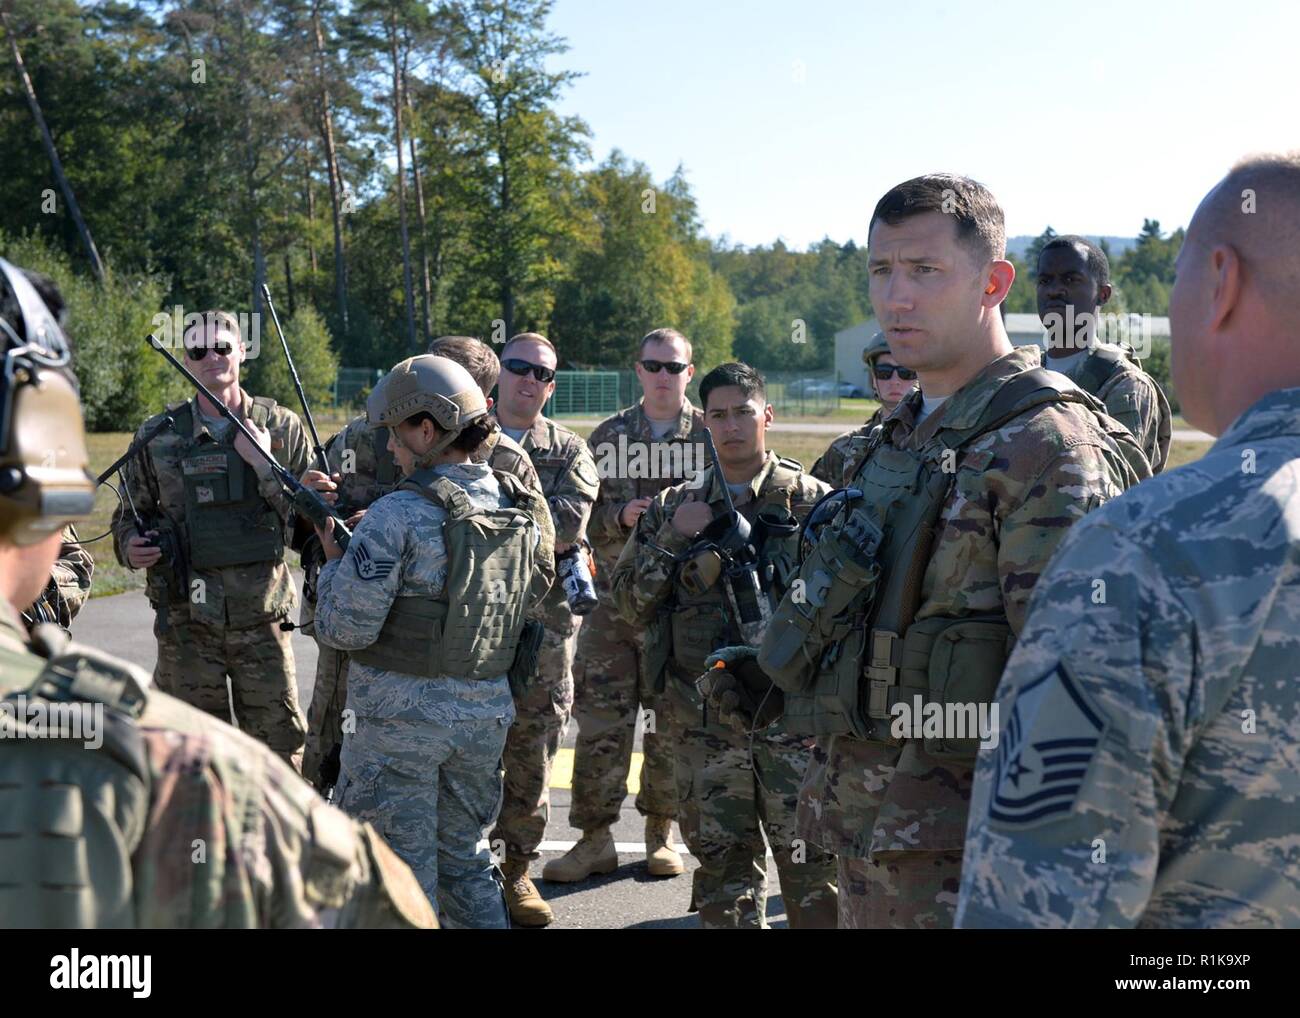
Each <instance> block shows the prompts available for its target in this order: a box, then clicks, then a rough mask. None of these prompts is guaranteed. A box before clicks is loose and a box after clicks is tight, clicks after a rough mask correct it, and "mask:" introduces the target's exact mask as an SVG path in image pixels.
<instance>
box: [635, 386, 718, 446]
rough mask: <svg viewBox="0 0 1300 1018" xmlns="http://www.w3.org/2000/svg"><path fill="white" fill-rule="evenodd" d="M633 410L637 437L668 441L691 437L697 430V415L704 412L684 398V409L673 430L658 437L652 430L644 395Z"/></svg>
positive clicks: (678, 416)
mask: <svg viewBox="0 0 1300 1018" xmlns="http://www.w3.org/2000/svg"><path fill="white" fill-rule="evenodd" d="M632 410H633V413H634V415H635V420H634V424H635V430H636V432H637V435H636V437H637V438H640V439H642V440H644V441H647V442H654V441H659V442H667V441H669V440H670V439H674V438H689V437H690V435H691V433H692V432H693V431H695V418H696V416H697V415H700V414H702V411H700V410H697V409H696V408H695V406H694V405H693V404H692V403H691V401H690V400H689V399H683V400H682V410H681V413H679V414H678V415H677V424H676V425H675V426H674V427H673V430H672V431H670V432H669V433H668V434H666V435H665V436H664V437H663V438H660V439H656V438H655V437H654V432H653V431H651V430H650V417H649V415H648V414H647V413H646V412H645V397H644V396H642V397H641V398H640V399H639V400H637V402H636V406H634V407H633V408H632Z"/></svg>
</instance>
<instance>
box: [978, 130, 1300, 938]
mask: <svg viewBox="0 0 1300 1018" xmlns="http://www.w3.org/2000/svg"><path fill="white" fill-rule="evenodd" d="M1247 195H1249V196H1250V198H1249V200H1248V199H1247V197H1246V196H1247ZM1253 202H1258V208H1259V211H1260V213H1261V214H1259V215H1254V214H1249V213H1248V211H1247V209H1248V208H1250V209H1252V210H1253V204H1252V203H1253ZM1298 241H1300V155H1291V156H1286V157H1267V156H1264V157H1256V158H1253V159H1250V160H1247V161H1244V162H1242V163H1240V164H1238V166H1237V167H1236V168H1234V169H1233V171H1232V172H1231V173H1229V175H1228V176H1227V177H1226V178H1225V179H1224V180H1223V181H1222V182H1221V183H1220V184H1219V185H1218V186H1217V187H1216V188H1215V189H1214V190H1213V191H1211V192H1210V194H1209V195H1208V196H1207V197H1206V198H1205V199H1204V200H1203V201H1202V202H1201V205H1200V208H1199V209H1198V210H1197V212H1196V215H1195V216H1194V217H1193V219H1192V223H1191V226H1190V227H1189V229H1188V232H1187V239H1186V241H1185V242H1184V244H1183V248H1182V251H1181V253H1180V254H1179V256H1178V263H1177V265H1178V280H1177V283H1176V284H1175V286H1174V290H1173V293H1172V295H1171V300H1170V318H1171V325H1172V334H1173V357H1172V366H1173V376H1174V382H1175V385H1176V386H1177V389H1178V394H1179V397H1180V399H1181V401H1182V405H1183V411H1184V413H1185V414H1186V416H1187V419H1188V421H1189V422H1191V423H1192V424H1194V425H1195V426H1196V427H1199V428H1203V429H1205V430H1206V431H1209V432H1210V433H1212V434H1215V435H1218V436H1219V438H1218V441H1217V442H1216V443H1215V444H1214V446H1213V447H1212V448H1211V449H1210V451H1209V452H1208V453H1207V454H1206V455H1205V457H1204V458H1203V459H1201V460H1199V461H1198V462H1195V463H1191V464H1188V465H1186V466H1183V467H1180V468H1179V469H1177V470H1174V471H1171V472H1169V473H1166V474H1163V475H1161V476H1160V477H1157V478H1154V479H1152V480H1149V481H1144V482H1143V483H1142V484H1141V485H1139V486H1138V487H1137V488H1136V489H1135V490H1133V491H1131V492H1128V493H1126V494H1125V495H1123V496H1122V497H1120V498H1118V499H1116V500H1114V501H1113V502H1111V503H1110V504H1109V505H1106V506H1102V507H1101V508H1100V509H1098V510H1097V511H1096V512H1095V513H1094V514H1092V515H1090V516H1089V517H1087V518H1086V519H1085V520H1083V521H1082V522H1080V523H1078V524H1076V525H1075V527H1074V529H1073V530H1072V531H1071V533H1070V535H1069V536H1068V537H1067V538H1066V540H1065V542H1063V544H1062V545H1061V548H1060V551H1059V552H1058V554H1057V556H1056V558H1055V559H1054V561H1053V563H1052V565H1051V567H1050V568H1049V569H1048V571H1047V572H1045V573H1044V574H1043V576H1042V577H1041V579H1040V580H1039V581H1038V586H1037V588H1036V591H1035V596H1034V598H1033V600H1032V602H1031V604H1030V612H1029V618H1028V620H1027V621H1026V623H1025V626H1024V630H1023V632H1022V634H1021V640H1020V643H1019V645H1018V647H1017V649H1016V652H1015V654H1014V656H1013V657H1012V658H1011V660H1010V661H1009V662H1008V665H1007V668H1006V671H1005V672H1004V674H1003V677H1002V682H1001V684H1000V686H999V689H998V692H997V699H998V701H999V702H1000V703H1001V704H1002V718H1003V720H1004V725H1003V730H1002V732H1001V739H1000V741H999V744H998V746H997V748H996V749H989V750H986V751H984V752H983V753H981V756H980V760H979V764H978V769H977V775H976V780H975V786H974V790H973V792H972V798H971V813H970V825H969V829H968V833H967V840H966V852H965V855H966V863H965V868H964V870H963V874H962V882H961V896H960V901H959V904H958V910H957V925H959V926H967V927H986V926H1059V927H1095V926H1107V927H1132V926H1139V927H1245V926H1285V927H1297V926H1300V855H1297V851H1296V845H1297V844H1298V843H1300V810H1298V809H1297V806H1298V805H1300V751H1298V750H1300V686H1298V685H1297V683H1296V678H1295V662H1296V660H1297V657H1298V656H1300V565H1298V564H1297V559H1296V548H1297V547H1298V546H1300V485H1298V484H1297V482H1298V481H1300V351H1298V350H1297V347H1296V343H1297V337H1300V313H1297V311H1296V308H1295V301H1294V280H1295V279H1296V278H1297V274H1298V273H1300V255H1298V254H1297V250H1300V243H1298Z"/></svg>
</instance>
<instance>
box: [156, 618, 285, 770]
mask: <svg viewBox="0 0 1300 1018" xmlns="http://www.w3.org/2000/svg"><path fill="white" fill-rule="evenodd" d="M154 635H155V636H156V637H157V638H158V663H157V664H156V665H155V666H154V673H153V678H154V685H156V686H157V687H158V688H159V689H161V690H162V691H163V692H164V693H170V694H171V695H172V696H175V697H177V698H179V699H181V700H184V701H185V702H186V703H188V704H190V705H191V706H194V707H197V708H199V709H200V710H205V711H207V712H208V713H209V714H212V715H214V716H216V717H218V718H220V719H221V720H222V721H229V720H230V717H231V708H232V706H233V708H234V717H235V723H236V724H237V725H238V726H239V728H240V729H241V730H243V731H245V732H247V733H248V734H249V735H252V736H253V737H255V738H257V739H261V740H262V742H264V743H266V745H267V746H268V747H270V749H271V750H272V751H273V752H274V753H276V754H277V755H278V756H280V757H282V758H284V760H286V761H287V762H288V763H289V764H290V765H291V766H292V767H294V768H295V769H297V770H301V769H302V750H303V742H304V740H305V738H306V732H307V726H306V722H305V721H304V720H303V716H302V709H301V708H300V707H299V706H298V682H297V678H296V674H295V670H294V664H293V646H292V644H291V643H290V636H289V633H287V632H285V631H284V630H282V629H281V628H280V620H279V619H277V620H275V621H272V622H263V623H261V624H259V625H256V626H248V627H247V628H243V629H229V628H226V627H222V626H206V625H202V624H200V623H196V622H190V621H179V620H177V619H176V618H175V616H174V615H173V617H172V619H171V620H170V622H169V624H168V626H167V627H166V629H163V627H162V626H160V625H159V623H158V622H157V621H156V620H155V622H154ZM226 676H229V677H230V691H229V692H227V690H226ZM232 697H233V701H234V702H233V704H232V702H231V700H232Z"/></svg>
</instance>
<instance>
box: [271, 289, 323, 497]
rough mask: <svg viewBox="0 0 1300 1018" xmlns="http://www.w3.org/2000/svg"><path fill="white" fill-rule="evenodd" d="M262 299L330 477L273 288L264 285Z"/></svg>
mask: <svg viewBox="0 0 1300 1018" xmlns="http://www.w3.org/2000/svg"><path fill="white" fill-rule="evenodd" d="M262 299H263V300H265V301H266V308H267V310H268V311H270V312H271V322H272V324H273V325H275V331H276V333H277V334H278V335H279V337H280V346H282V347H283V348H284V359H285V360H286V361H288V362H289V375H290V377H292V378H293V387H294V389H295V391H297V393H298V402H299V403H301V404H302V412H303V416H304V417H306V419H307V430H308V431H309V432H310V433H311V447H312V451H313V452H314V453H315V456H316V465H317V466H318V467H320V470H321V473H323V474H325V475H326V476H329V472H330V468H329V463H328V462H327V461H326V459H325V447H324V446H323V445H321V444H320V435H318V434H317V433H316V422H315V421H314V420H312V416H311V407H309V406H308V405H307V394H306V393H305V392H303V391H302V382H301V381H300V380H299V378H298V369H297V368H296V367H294V363H293V355H292V354H291V353H289V341H288V340H287V339H285V338H284V329H282V328H281V327H280V316H279V315H277V314H276V313H275V304H274V303H273V302H272V300H271V288H270V287H269V286H267V285H266V284H265V283H263V284H262Z"/></svg>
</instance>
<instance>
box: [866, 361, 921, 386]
mask: <svg viewBox="0 0 1300 1018" xmlns="http://www.w3.org/2000/svg"><path fill="white" fill-rule="evenodd" d="M871 370H872V372H873V373H874V374H875V376H876V377H877V378H879V379H880V380H881V381H882V382H888V381H889V380H890V379H891V378H893V377H894V372H895V371H897V372H898V377H899V378H901V379H902V380H903V381H904V382H915V381H916V372H915V371H913V370H912V369H911V368H904V367H900V366H899V365H897V364H877V365H876V366H875V367H874V368H872V369H871Z"/></svg>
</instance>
